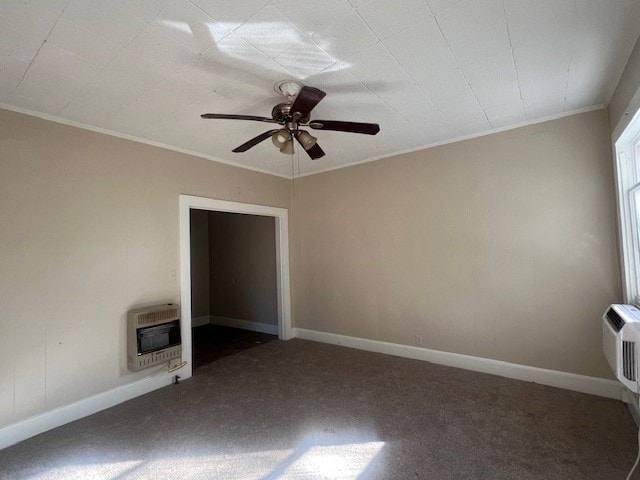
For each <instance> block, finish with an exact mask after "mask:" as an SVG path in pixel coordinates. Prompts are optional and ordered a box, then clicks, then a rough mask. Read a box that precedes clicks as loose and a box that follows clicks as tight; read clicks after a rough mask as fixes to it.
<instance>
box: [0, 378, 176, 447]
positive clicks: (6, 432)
mask: <svg viewBox="0 0 640 480" xmlns="http://www.w3.org/2000/svg"><path fill="white" fill-rule="evenodd" d="M174 375H175V373H173V372H172V373H167V372H161V373H158V374H155V375H152V376H149V377H147V378H143V379H141V380H137V381H135V382H131V383H128V384H126V385H122V386H120V387H116V388H112V389H111V390H107V391H106V392H102V393H98V394H96V395H93V396H91V397H88V398H84V399H82V400H78V401H77V402H73V403H71V404H69V405H65V406H63V407H59V408H55V409H53V410H49V411H48V412H44V413H40V414H38V415H34V416H33V417H29V418H27V419H25V420H20V421H19V422H16V423H13V424H11V425H7V426H6V427H2V428H0V449H3V448H6V447H9V446H11V445H13V444H15V443H18V442H21V441H22V440H26V439H27V438H30V437H33V436H35V435H38V434H39V433H43V432H46V431H47V430H51V429H52V428H56V427H59V426H61V425H64V424H66V423H69V422H73V421H74V420H78V419H80V418H83V417H86V416H88V415H92V414H94V413H97V412H99V411H101V410H105V409H107V408H109V407H113V406H114V405H118V404H119V403H122V402H126V401H127V400H131V399H132V398H135V397H139V396H140V395H144V394H145V393H149V392H151V391H153V390H157V389H158V388H162V387H164V386H167V385H170V384H171V381H172V379H173V377H174Z"/></svg>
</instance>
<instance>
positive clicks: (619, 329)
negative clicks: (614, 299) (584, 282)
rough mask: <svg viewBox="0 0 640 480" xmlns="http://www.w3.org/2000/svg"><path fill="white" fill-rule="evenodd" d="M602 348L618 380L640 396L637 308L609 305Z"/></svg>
mask: <svg viewBox="0 0 640 480" xmlns="http://www.w3.org/2000/svg"><path fill="white" fill-rule="evenodd" d="M602 349H603V350H604V355H605V357H607V361H608V362H609V365H610V366H611V369H612V370H613V373H615V375H616V377H617V378H618V380H620V381H621V382H622V383H623V384H624V385H625V386H626V387H627V388H628V389H629V390H631V391H633V392H635V393H638V349H640V310H639V309H638V308H637V307H635V306H633V305H611V306H609V308H608V309H607V311H606V312H605V313H604V315H603V316H602Z"/></svg>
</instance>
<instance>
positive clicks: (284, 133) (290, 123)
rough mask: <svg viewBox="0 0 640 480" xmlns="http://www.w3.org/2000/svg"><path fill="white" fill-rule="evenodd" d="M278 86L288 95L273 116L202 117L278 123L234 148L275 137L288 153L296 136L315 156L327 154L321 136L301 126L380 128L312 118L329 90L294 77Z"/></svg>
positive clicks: (364, 131) (373, 131) (350, 129)
mask: <svg viewBox="0 0 640 480" xmlns="http://www.w3.org/2000/svg"><path fill="white" fill-rule="evenodd" d="M274 88H275V90H276V91H277V92H278V93H281V94H283V95H284V96H285V98H286V99H287V101H286V102H283V103H279V104H278V105H276V106H275V107H273V110H272V111H271V118H269V117H257V116H253V115H234V114H225V113H203V114H202V115H200V116H201V117H202V118H214V119H227V120H252V121H256V122H266V123H277V124H280V125H282V128H279V129H273V130H268V131H266V132H264V133H261V134H260V135H258V136H257V137H254V138H252V139H251V140H249V141H248V142H245V143H243V144H242V145H240V146H239V147H236V148H234V149H233V150H232V151H233V152H236V153H238V152H246V151H247V150H249V149H250V148H252V147H255V146H256V145H258V144H259V143H260V142H263V141H264V140H266V139H267V138H269V137H271V141H272V142H273V144H274V145H275V146H276V147H278V149H280V151H281V152H282V153H284V154H287V155H291V154H293V140H294V139H295V140H296V141H297V142H298V143H299V144H300V145H301V146H302V148H304V150H305V151H306V152H307V154H309V156H310V157H311V159H312V160H315V159H317V158H320V157H322V156H324V151H323V150H322V148H320V145H318V139H317V138H316V137H314V136H313V135H311V134H310V133H309V132H307V131H306V130H301V129H300V127H310V128H313V129H314V130H333V131H336V132H349V133H362V134H365V135H375V134H376V133H378V132H379V131H380V126H379V125H378V124H377V123H360V122H342V121H337V120H311V121H310V120H309V118H310V116H309V115H310V113H311V110H313V109H314V108H315V106H316V105H317V104H318V103H320V101H321V100H322V99H323V98H324V97H325V95H326V93H325V92H323V91H322V90H320V89H318V88H314V87H306V86H304V87H303V86H301V85H300V84H298V83H297V82H294V81H293V80H284V81H282V82H278V83H277V84H276V85H275V87H274Z"/></svg>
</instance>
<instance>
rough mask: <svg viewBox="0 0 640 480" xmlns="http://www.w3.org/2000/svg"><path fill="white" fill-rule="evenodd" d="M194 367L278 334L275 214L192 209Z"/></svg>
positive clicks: (260, 342) (273, 337) (274, 338)
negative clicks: (272, 215) (270, 215)
mask: <svg viewBox="0 0 640 480" xmlns="http://www.w3.org/2000/svg"><path fill="white" fill-rule="evenodd" d="M190 223H191V327H192V330H191V333H192V345H193V350H192V356H193V368H194V369H197V368H199V367H202V366H204V365H208V364H209V363H211V362H213V361H214V360H217V359H219V358H222V357H225V356H228V355H233V354H234V353H238V352H240V351H243V350H247V349H249V348H253V347H255V346H258V345H260V344H263V343H268V342H270V341H272V340H277V338H278V308H277V288H276V235H275V218H274V217H269V216H264V215H249V214H244V213H230V212H219V211H211V210H200V209H191V211H190Z"/></svg>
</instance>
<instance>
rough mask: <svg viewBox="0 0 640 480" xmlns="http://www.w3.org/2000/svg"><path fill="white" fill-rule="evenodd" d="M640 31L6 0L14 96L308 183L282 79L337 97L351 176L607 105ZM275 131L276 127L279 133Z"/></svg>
mask: <svg viewBox="0 0 640 480" xmlns="http://www.w3.org/2000/svg"><path fill="white" fill-rule="evenodd" d="M639 33H640V0H462V1H460V0H402V1H389V0H370V1H367V0H325V1H310V0H298V1H291V0H288V1H285V0H270V1H269V0H111V1H106V0H2V1H1V2H0V102H1V103H2V104H4V105H6V106H9V108H11V107H17V108H18V109H23V110H30V111H36V112H40V113H43V114H48V115H53V116H57V117H60V118H62V119H65V120H68V121H72V122H78V123H81V124H84V125H89V126H93V127H98V128H101V129H107V130H111V131H114V132H118V133H122V134H127V135H132V136H135V137H138V138H141V139H144V140H151V141H154V142H159V143H162V144H166V145H168V146H171V147H176V148H180V149H186V150H189V151H193V152H198V153H201V154H204V155H206V156H211V157H216V158H220V159H222V160H224V161H227V162H233V163H236V164H240V165H244V166H247V167H250V168H256V169H260V170H265V171H270V172H273V173H277V174H280V175H290V174H291V171H292V159H291V157H290V156H285V155H283V154H281V153H280V152H278V151H277V150H276V149H275V147H274V146H273V145H272V144H271V142H270V141H265V142H264V143H262V144H260V145H258V146H257V147H255V148H253V149H252V150H250V151H248V152H247V153H243V154H235V153H232V152H231V150H232V149H233V148H234V147H236V146H237V145H239V144H241V143H244V142H245V141H246V140H248V139H249V138H252V137H254V136H256V135H258V134H259V133H261V132H263V131H265V130H268V129H269V128H270V127H271V126H270V125H268V124H261V123H258V122H240V121H231V120H202V119H200V114H201V113H205V112H213V113H244V114H253V115H264V116H270V111H271V108H272V106H273V105H274V104H275V103H278V102H279V101H280V100H281V98H278V96H277V95H276V94H275V92H274V91H273V84H274V83H275V82H276V81H278V80H282V79H286V78H296V79H298V80H300V81H301V82H302V83H304V84H306V85H312V86H315V87H319V88H321V89H323V90H325V91H326V92H327V97H326V98H325V99H324V100H323V101H322V102H321V103H320V104H319V105H318V107H317V108H316V109H315V110H314V112H313V114H312V118H320V119H331V120H351V121H365V122H376V123H379V124H380V126H381V133H380V134H378V135H377V136H375V137H370V136H362V135H355V134H347V133H338V132H317V131H314V135H316V136H318V138H319V139H320V144H321V145H322V147H323V148H324V150H325V152H326V153H327V155H326V156H325V157H323V158H322V159H320V160H316V161H311V160H309V159H308V157H307V156H306V154H305V153H304V152H302V153H301V154H300V156H299V160H298V157H297V153H296V156H295V157H294V158H295V162H294V163H296V164H299V172H300V173H308V172H312V171H319V170H325V169H329V168H335V167H338V166H340V165H346V164H350V163H355V162H361V161H364V160H366V159H369V158H375V157H380V156H382V155H386V154H391V153H393V152H399V151H403V150H408V149H412V148H416V147H419V146H423V145H429V144H432V143H436V142H441V141H445V140H450V139H454V138H459V137H461V136H465V135H471V134H477V133H480V132H484V131H488V130H492V129H496V128H502V127H507V126H509V125H515V124H519V123H523V122H527V121H532V120H535V119H537V118H541V117H546V116H550V115H558V114H562V113H563V112H571V111H575V110H578V109H583V108H588V107H592V106H596V105H603V104H607V103H608V101H609V99H610V97H611V94H612V92H613V89H614V88H615V85H616V82H617V80H618V78H619V77H620V74H621V73H622V70H623V69H624V65H625V64H626V61H627V59H628V57H629V54H630V52H631V49H632V48H633V45H634V44H635V42H636V40H637V38H638V34H639ZM265 127H266V128H265Z"/></svg>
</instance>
